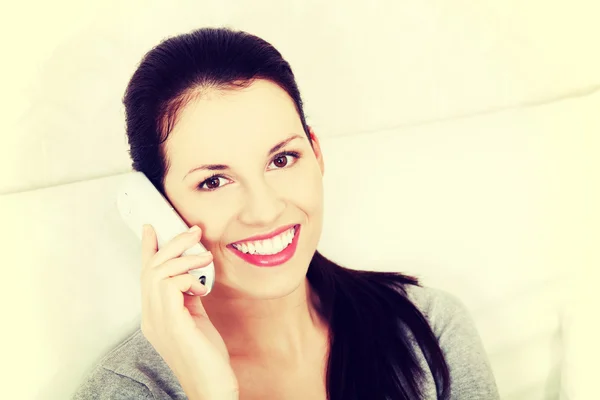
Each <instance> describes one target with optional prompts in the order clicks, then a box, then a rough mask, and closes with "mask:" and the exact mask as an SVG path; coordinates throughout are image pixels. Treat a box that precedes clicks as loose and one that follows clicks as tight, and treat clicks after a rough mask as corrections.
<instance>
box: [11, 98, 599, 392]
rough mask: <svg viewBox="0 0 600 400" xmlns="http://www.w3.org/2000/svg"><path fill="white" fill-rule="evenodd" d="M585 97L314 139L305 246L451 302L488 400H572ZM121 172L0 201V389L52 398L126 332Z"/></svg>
mask: <svg viewBox="0 0 600 400" xmlns="http://www.w3.org/2000/svg"><path fill="white" fill-rule="evenodd" d="M598 106H600V96H599V95H594V96H588V97H583V98H580V99H576V100H570V101H564V102H559V103H555V104H551V105H547V106H540V107H531V108H526V109H517V110H512V111H505V112H502V113H497V114H490V115H486V116H480V117H476V118H469V119H457V120H453V121H447V122H443V123H441V122H440V123H437V124H429V125H423V126H420V127H413V128H404V129H394V130H388V131H380V132H371V133H369V134H356V135H349V136H337V137H333V138H324V139H323V140H322V141H323V150H324V155H325V168H326V171H325V188H326V193H325V224H324V231H323V235H322V241H321V243H320V245H319V249H320V250H321V251H322V252H323V253H324V254H326V255H328V256H330V257H331V258H332V259H334V260H336V261H338V262H339V263H341V264H343V265H347V266H349V267H353V268H364V269H376V270H396V271H402V272H405V273H408V274H413V275H416V276H418V277H420V278H421V279H422V283H423V284H425V285H428V286H435V287H440V288H443V289H445V290H448V291H450V292H452V293H454V294H456V295H457V296H459V297H460V298H461V299H462V300H463V301H464V303H465V304H466V305H467V307H468V308H469V309H470V310H471V312H472V314H473V316H474V318H475V321H476V323H477V326H478V328H479V330H480V333H481V335H482V338H483V341H484V345H485V347H486V350H487V351H488V354H489V357H490V360H491V363H492V367H493V370H494V373H495V374H496V379H497V382H498V386H499V388H500V391H501V395H502V398H503V399H506V400H542V399H544V400H549V399H559V398H560V399H562V400H565V399H576V398H577V399H582V400H587V399H588V398H587V397H583V395H581V396H575V395H573V393H575V392H576V389H577V388H579V389H580V388H582V387H584V386H583V384H582V383H581V382H579V383H577V384H576V383H574V382H577V377H575V376H573V374H569V368H572V367H573V365H574V364H573V363H574V361H573V358H572V357H570V356H569V354H567V353H565V349H573V348H574V347H577V345H579V346H580V347H579V348H580V349H581V346H582V344H581V343H579V344H575V345H573V344H571V345H570V346H567V340H568V338H569V337H570V336H569V334H568V328H569V326H568V324H567V322H569V321H571V319H570V316H571V315H572V314H571V313H570V310H569V309H568V308H567V307H566V306H565V305H566V304H567V303H566V301H567V300H568V299H569V298H570V297H569V294H570V291H569V288H570V285H571V284H572V282H573V278H574V277H576V276H579V275H578V271H580V270H581V268H582V267H583V265H584V264H585V262H586V260H587V258H586V257H587V256H588V255H589V253H585V251H586V248H581V247H580V246H581V243H583V242H582V241H581V240H580V239H582V236H583V235H584V233H581V232H580V231H581V229H578V228H580V225H578V221H579V220H578V219H577V218H571V216H573V215H575V216H583V215H584V213H585V212H586V210H585V209H581V208H579V209H577V208H575V206H576V204H579V203H578V200H579V199H581V198H582V197H583V196H585V195H586V193H585V190H587V189H586V187H587V186H585V179H584V178H585V174H588V173H590V171H588V170H587V168H588V167H589V166H590V165H592V164H585V162H588V161H590V162H591V160H593V154H594V152H595V151H597V148H594V146H597V144H598V141H597V139H594V140H590V139H591V138H592V137H591V136H589V135H587V134H582V135H577V134H575V133H573V130H572V129H571V128H572V126H573V125H574V124H576V123H584V124H585V126H586V128H589V129H595V130H596V131H598V128H600V122H599V121H598V118H597V117H596V114H597V113H596V112H593V110H594V109H597V107H598ZM594 124H595V125H594ZM317 134H319V131H318V127H317ZM127 173H128V172H125V173H123V174H117V175H113V176H108V177H104V178H99V179H94V180H87V181H82V182H78V183H72V184H67V185H60V186H55V187H50V188H45V189H38V190H32V191H26V192H22V193H15V194H10V195H5V196H3V197H2V198H0V218H1V221H2V228H3V229H2V235H3V238H2V239H3V241H2V243H3V252H2V253H3V257H4V260H3V261H4V262H3V264H4V267H3V274H4V278H3V279H2V280H0V282H1V283H0V293H1V294H0V296H2V297H1V304H2V310H0V311H1V312H2V315H3V316H4V324H3V326H4V328H3V340H2V341H1V346H2V348H1V350H2V354H3V357H2V361H1V363H0V366H1V368H2V371H1V373H2V376H3V377H4V379H5V381H4V385H3V386H4V387H3V391H4V392H5V393H11V394H12V393H14V395H11V396H8V397H7V398H15V399H16V398H19V399H65V398H68V396H69V395H70V394H71V393H72V391H73V390H74V389H75V387H76V386H77V385H78V384H79V382H80V380H81V379H82V378H83V377H84V376H85V374H86V373H87V372H88V371H89V370H90V368H91V366H92V365H93V364H94V363H95V362H97V361H98V359H99V358H100V357H101V356H102V355H103V354H104V353H105V352H107V351H108V350H109V349H111V348H112V347H113V346H115V345H116V344H117V343H118V342H119V341H120V340H122V339H123V338H124V337H125V336H126V335H127V334H128V333H129V332H130V331H131V330H133V329H135V328H136V326H137V324H138V322H139V306H140V304H139V286H138V273H139V255H138V253H139V243H138V241H137V238H136V237H135V236H134V235H133V234H132V233H131V232H130V231H129V230H128V228H127V227H126V226H125V225H124V224H123V223H122V222H121V221H120V218H119V215H118V212H117V209H116V207H115V198H114V192H115V190H116V188H117V186H118V185H119V184H120V182H121V181H122V179H123V178H124V177H125V176H126V174H127ZM581 174H584V176H583V178H582V175H581ZM587 250H589V249H587ZM567 378H568V379H570V381H567V380H566V379H567ZM567 391H570V393H571V397H569V396H567Z"/></svg>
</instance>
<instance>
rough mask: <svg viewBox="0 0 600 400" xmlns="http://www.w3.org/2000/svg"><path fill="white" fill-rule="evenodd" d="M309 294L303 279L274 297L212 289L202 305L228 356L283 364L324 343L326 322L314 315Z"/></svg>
mask: <svg viewBox="0 0 600 400" xmlns="http://www.w3.org/2000/svg"><path fill="white" fill-rule="evenodd" d="M213 294H215V296H213ZM313 297H314V294H313V293H312V289H311V287H310V285H309V283H308V280H306V279H305V280H304V281H303V283H302V284H301V285H300V286H299V287H298V288H297V289H296V290H294V291H293V292H292V293H290V294H289V295H287V296H285V297H282V298H278V299H273V300H249V299H243V298H229V297H224V296H219V293H218V292H213V293H211V295H209V296H207V297H206V299H203V304H204V307H205V309H206V312H207V314H208V315H209V317H210V320H211V322H212V323H213V325H214V326H215V328H217V330H218V331H219V333H220V334H221V337H222V338H223V340H224V341H225V344H226V346H227V349H228V351H229V355H230V357H231V358H232V359H233V358H236V359H247V360H248V359H250V360H258V359H260V360H261V362H266V363H270V362H273V363H275V365H280V366H282V367H284V366H285V365H289V366H296V365H300V364H302V363H303V361H305V360H306V358H307V357H312V355H313V354H312V353H314V351H315V345H316V346H317V347H320V345H323V346H325V345H326V344H327V341H328V340H327V338H328V329H327V324H326V323H325V322H324V321H322V319H321V317H320V316H319V315H318V312H317V311H316V309H315V306H314V304H313V301H312V299H313ZM318 350H322V349H320V348H319V349H318Z"/></svg>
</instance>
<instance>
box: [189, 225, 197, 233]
mask: <svg viewBox="0 0 600 400" xmlns="http://www.w3.org/2000/svg"><path fill="white" fill-rule="evenodd" d="M199 229H200V228H199V227H198V225H194V226H192V227H191V228H190V230H189V231H188V232H197V231H198V230H199Z"/></svg>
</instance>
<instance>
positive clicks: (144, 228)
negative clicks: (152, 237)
mask: <svg viewBox="0 0 600 400" xmlns="http://www.w3.org/2000/svg"><path fill="white" fill-rule="evenodd" d="M146 233H148V224H144V225H143V226H142V236H144V235H146Z"/></svg>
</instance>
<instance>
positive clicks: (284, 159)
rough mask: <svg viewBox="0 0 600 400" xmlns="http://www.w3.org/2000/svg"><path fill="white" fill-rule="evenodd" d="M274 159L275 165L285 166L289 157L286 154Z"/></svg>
mask: <svg viewBox="0 0 600 400" xmlns="http://www.w3.org/2000/svg"><path fill="white" fill-rule="evenodd" d="M273 161H274V162H275V166H277V167H278V168H283V167H285V166H286V165H287V157H286V156H279V157H277V158H275V159H274V160H273Z"/></svg>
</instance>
